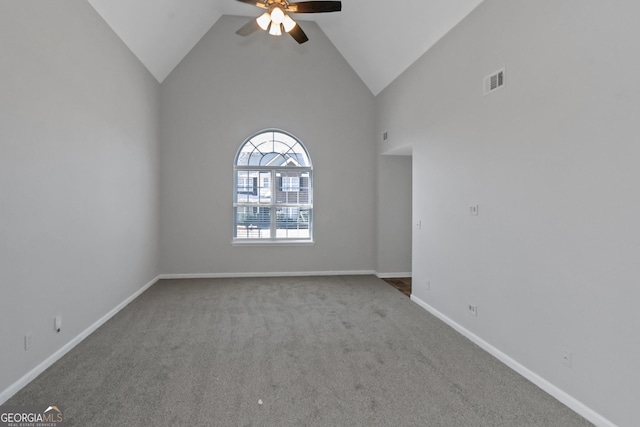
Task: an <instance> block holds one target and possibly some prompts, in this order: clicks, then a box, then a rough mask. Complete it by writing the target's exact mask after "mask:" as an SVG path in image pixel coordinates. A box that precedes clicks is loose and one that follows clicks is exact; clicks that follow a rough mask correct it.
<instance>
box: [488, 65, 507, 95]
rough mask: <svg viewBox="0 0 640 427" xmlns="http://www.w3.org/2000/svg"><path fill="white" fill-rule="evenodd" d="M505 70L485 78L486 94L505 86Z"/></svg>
mask: <svg viewBox="0 0 640 427" xmlns="http://www.w3.org/2000/svg"><path fill="white" fill-rule="evenodd" d="M504 77H505V73H504V68H503V69H501V70H498V71H496V72H495V73H492V74H490V75H488V76H487V77H485V78H484V94H485V95H486V94H488V93H491V92H493V91H494V90H498V89H500V88H501V87H502V86H504Z"/></svg>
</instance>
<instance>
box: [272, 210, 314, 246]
mask: <svg viewBox="0 0 640 427" xmlns="http://www.w3.org/2000/svg"><path fill="white" fill-rule="evenodd" d="M310 221H311V209H304V208H297V207H279V208H277V211H276V237H278V238H285V239H309V238H310V237H311V230H310V229H309V224H310Z"/></svg>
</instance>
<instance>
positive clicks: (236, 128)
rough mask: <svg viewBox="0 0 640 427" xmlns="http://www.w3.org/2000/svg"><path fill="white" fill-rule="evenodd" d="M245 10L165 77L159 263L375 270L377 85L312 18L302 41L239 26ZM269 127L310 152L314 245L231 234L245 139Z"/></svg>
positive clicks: (187, 268)
mask: <svg viewBox="0 0 640 427" xmlns="http://www.w3.org/2000/svg"><path fill="white" fill-rule="evenodd" d="M247 19H248V18H240V17H234V16H223V17H222V18H221V19H220V20H219V21H218V22H217V23H216V24H215V25H214V26H213V27H212V29H211V30H210V31H209V32H208V33H207V34H206V35H205V36H204V37H203V39H202V40H201V41H200V42H199V43H198V44H197V45H196V46H195V47H194V49H193V50H192V51H191V52H190V53H189V54H188V55H187V56H186V58H185V59H184V60H183V61H182V62H181V63H180V65H179V66H178V67H177V68H176V69H175V70H174V71H173V73H172V74H171V75H170V76H169V77H168V78H167V79H166V80H165V81H164V82H163V84H162V88H161V125H160V129H161V141H162V150H161V152H162V155H161V188H162V208H161V223H162V226H161V230H162V231H161V248H162V249H161V254H162V255H161V258H162V264H161V265H162V272H163V273H166V274H225V273H274V272H285V273H286V272H308V271H362V270H365V271H367V270H368V271H372V270H375V263H376V248H375V233H376V220H375V207H376V192H375V188H376V182H375V179H376V175H375V168H376V160H375V159H376V152H375V151H376V150H375V140H374V137H373V132H374V101H375V99H374V97H373V95H372V94H371V92H370V91H369V90H368V89H367V87H366V86H365V85H364V83H363V82H362V81H361V80H360V79H359V78H358V76H357V75H356V74H355V72H354V71H353V70H352V69H351V68H350V67H349V65H348V64H347V62H346V61H345V60H344V59H343V58H342V56H341V55H340V53H339V52H338V51H337V50H336V49H335V47H334V46H333V44H331V42H330V41H329V40H328V39H327V38H326V36H325V35H324V34H323V33H322V32H321V31H320V30H319V28H318V27H317V26H316V25H315V24H314V23H311V22H303V23H302V25H303V27H304V30H305V31H306V32H307V34H308V36H309V38H310V41H309V42H307V43H306V44H304V45H297V44H296V43H295V41H294V40H293V39H291V38H290V37H289V36H288V35H287V36H286V38H285V36H283V37H282V38H276V37H272V36H269V35H268V34H266V33H264V32H257V33H255V34H253V35H251V36H250V37H246V38H243V37H240V36H237V35H236V34H235V31H236V30H237V29H238V28H240V27H241V26H242V25H244V24H245V23H246V22H247ZM271 127H275V128H280V129H284V130H286V131H289V132H291V133H293V134H294V135H296V136H297V137H298V138H300V139H301V141H302V142H303V143H304V144H305V146H306V147H307V149H308V151H309V153H310V155H311V160H312V162H313V167H314V172H313V173H314V238H315V242H316V243H315V245H314V246H304V247H300V246H298V247H255V246H254V247H238V246H231V238H232V225H233V219H232V208H231V202H232V195H233V189H232V179H233V177H232V166H233V161H234V157H235V154H236V151H237V150H238V148H239V147H240V145H241V144H242V142H243V141H244V140H245V138H247V137H249V136H251V135H252V134H253V133H254V132H257V131H259V130H262V129H265V128H271Z"/></svg>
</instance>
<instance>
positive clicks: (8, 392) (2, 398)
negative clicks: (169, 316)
mask: <svg viewBox="0 0 640 427" xmlns="http://www.w3.org/2000/svg"><path fill="white" fill-rule="evenodd" d="M159 279H160V276H158V277H156V278H155V279H153V280H152V281H150V282H149V283H147V284H146V285H144V286H143V287H142V288H140V289H138V290H137V291H136V292H134V293H133V295H131V296H130V297H128V298H127V299H125V300H124V301H122V302H121V303H120V304H118V305H117V306H116V307H115V308H114V309H113V310H111V311H110V312H108V313H107V314H105V315H104V316H102V317H101V318H100V319H98V320H97V321H96V322H95V323H94V324H93V325H91V326H89V327H88V328H87V329H85V330H84V331H82V332H81V333H80V334H79V335H77V336H76V337H75V338H73V339H72V340H71V341H69V342H67V343H66V344H65V345H64V346H62V348H60V349H59V350H58V351H56V352H55V353H53V354H52V355H51V356H49V357H47V358H46V359H45V360H44V361H42V362H41V363H40V364H39V365H38V366H36V367H35V368H33V369H32V370H31V371H29V372H28V373H27V374H25V375H24V376H23V377H22V378H20V379H19V380H18V381H16V382H15V383H13V384H11V385H10V386H9V387H7V389H5V390H3V391H2V392H1V393H0V405H2V404H3V403H4V402H6V401H7V400H9V399H10V398H11V397H12V396H13V395H14V394H16V393H17V392H19V391H20V390H21V389H22V388H23V387H24V386H26V385H27V384H29V383H30V382H31V381H33V380H34V379H35V378H36V377H37V376H38V375H40V374H41V373H42V372H44V371H45V369H47V368H48V367H50V366H51V365H53V364H54V363H56V362H57V361H58V360H59V359H60V358H61V357H62V356H64V355H65V354H67V353H68V352H69V351H70V350H71V349H73V348H74V347H75V346H77V345H78V344H80V342H82V340H84V339H85V338H86V337H88V336H89V335H91V334H92V333H93V332H94V331H95V330H96V329H98V328H99V327H100V326H102V325H103V324H104V323H105V322H107V320H109V319H111V318H112V317H113V316H115V315H116V314H117V313H118V312H119V311H120V310H122V309H123V308H125V307H126V306H127V305H128V304H129V303H131V301H133V300H134V299H136V298H137V297H139V296H140V295H141V294H142V293H143V292H144V291H146V290H147V289H149V288H150V287H151V286H153V285H154V284H155V283H156V282H157V281H158V280H159Z"/></svg>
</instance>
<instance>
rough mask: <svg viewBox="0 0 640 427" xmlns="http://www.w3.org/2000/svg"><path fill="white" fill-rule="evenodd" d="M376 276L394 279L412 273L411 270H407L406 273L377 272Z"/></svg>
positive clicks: (408, 275) (409, 275) (410, 275)
mask: <svg viewBox="0 0 640 427" xmlns="http://www.w3.org/2000/svg"><path fill="white" fill-rule="evenodd" d="M376 276H378V278H380V279H393V278H398V277H412V273H411V272H410V271H408V272H407V271H405V272H404V273H376Z"/></svg>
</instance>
